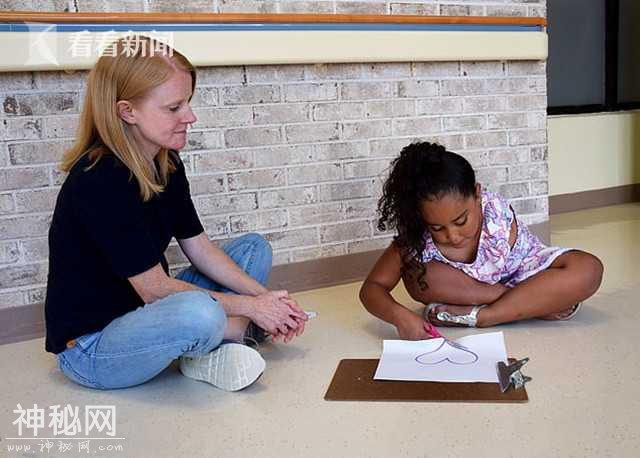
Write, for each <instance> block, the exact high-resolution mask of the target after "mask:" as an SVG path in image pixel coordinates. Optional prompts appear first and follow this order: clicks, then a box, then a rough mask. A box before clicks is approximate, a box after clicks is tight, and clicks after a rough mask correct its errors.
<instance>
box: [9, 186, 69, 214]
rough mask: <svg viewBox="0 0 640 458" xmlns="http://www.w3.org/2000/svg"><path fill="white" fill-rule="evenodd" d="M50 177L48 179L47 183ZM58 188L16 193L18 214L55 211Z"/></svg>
mask: <svg viewBox="0 0 640 458" xmlns="http://www.w3.org/2000/svg"><path fill="white" fill-rule="evenodd" d="M48 180H49V177H47V181H48ZM58 192H59V189H58V188H45V189H38V190H34V191H21V192H16V212H19V213H24V212H44V211H53V207H55V205H56V198H57V197H58Z"/></svg>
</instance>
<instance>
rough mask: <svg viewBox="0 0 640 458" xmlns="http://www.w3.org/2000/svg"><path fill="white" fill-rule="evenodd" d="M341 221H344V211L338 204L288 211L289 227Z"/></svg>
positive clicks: (309, 206)
mask: <svg viewBox="0 0 640 458" xmlns="http://www.w3.org/2000/svg"><path fill="white" fill-rule="evenodd" d="M342 219H344V210H343V208H342V205H341V204H340V203H339V202H336V203H328V204H317V205H308V206H304V207H293V208H290V209H289V222H290V223H291V226H307V225H311V224H323V223H331V222H334V221H338V220H342Z"/></svg>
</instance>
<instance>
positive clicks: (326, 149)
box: [313, 141, 368, 161]
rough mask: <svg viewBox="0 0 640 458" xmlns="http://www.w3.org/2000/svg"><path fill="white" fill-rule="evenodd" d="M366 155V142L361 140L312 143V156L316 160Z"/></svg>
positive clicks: (353, 157) (352, 157)
mask: <svg viewBox="0 0 640 458" xmlns="http://www.w3.org/2000/svg"><path fill="white" fill-rule="evenodd" d="M367 155H368V148H367V143H366V142H363V141H356V142H340V143H319V144H316V145H313V157H314V160H316V161H334V160H339V159H355V158H359V157H366V156H367Z"/></svg>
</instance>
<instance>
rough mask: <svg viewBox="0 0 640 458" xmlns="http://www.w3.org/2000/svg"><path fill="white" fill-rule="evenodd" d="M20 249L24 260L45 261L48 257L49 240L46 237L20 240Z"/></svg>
mask: <svg viewBox="0 0 640 458" xmlns="http://www.w3.org/2000/svg"><path fill="white" fill-rule="evenodd" d="M20 251H21V252H22V257H23V259H24V261H26V262H35V261H46V260H47V259H48V257H49V241H48V239H47V238H46V237H43V238H39V239H30V240H24V241H22V242H20Z"/></svg>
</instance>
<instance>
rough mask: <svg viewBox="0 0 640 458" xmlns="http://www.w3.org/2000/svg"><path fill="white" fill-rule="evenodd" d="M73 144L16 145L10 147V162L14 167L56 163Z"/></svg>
mask: <svg viewBox="0 0 640 458" xmlns="http://www.w3.org/2000/svg"><path fill="white" fill-rule="evenodd" d="M70 146H71V142H30V143H14V144H11V145H9V146H8V150H9V160H10V161H11V164H14V165H28V164H42V163H52V162H54V163H56V162H59V161H60V160H61V159H62V154H63V153H64V151H65V150H66V149H68V148H69V147H70Z"/></svg>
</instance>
